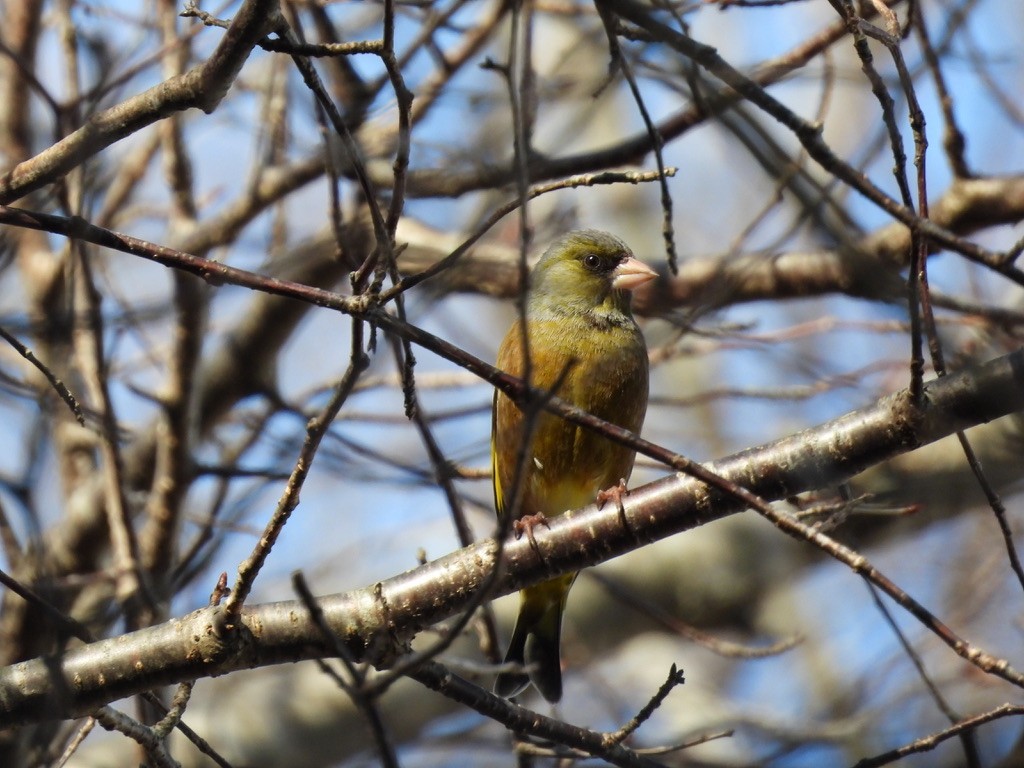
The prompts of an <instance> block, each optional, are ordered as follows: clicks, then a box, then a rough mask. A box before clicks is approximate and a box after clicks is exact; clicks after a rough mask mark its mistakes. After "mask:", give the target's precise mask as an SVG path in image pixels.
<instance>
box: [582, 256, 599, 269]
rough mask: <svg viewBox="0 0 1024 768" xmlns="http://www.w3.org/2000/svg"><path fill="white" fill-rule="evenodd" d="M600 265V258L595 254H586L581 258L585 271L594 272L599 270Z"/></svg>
mask: <svg viewBox="0 0 1024 768" xmlns="http://www.w3.org/2000/svg"><path fill="white" fill-rule="evenodd" d="M601 264H602V261H601V257H600V256H598V255H597V254H596V253H588V254H587V255H586V256H584V257H583V266H585V267H586V268H587V269H592V270H595V271H596V270H598V269H600V268H601Z"/></svg>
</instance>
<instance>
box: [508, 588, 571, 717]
mask: <svg viewBox="0 0 1024 768" xmlns="http://www.w3.org/2000/svg"><path fill="white" fill-rule="evenodd" d="M575 579H576V575H575V574H570V575H568V576H560V577H559V578H557V579H551V580H550V581H546V582H543V583H541V584H538V585H536V586H533V587H527V588H526V589H524V590H522V591H521V592H520V593H519V594H520V598H521V600H520V607H519V617H518V618H517V619H516V627H515V629H514V630H513V631H512V640H511V642H509V646H508V652H507V653H506V654H505V663H506V664H517V665H519V666H520V667H521V668H522V669H521V670H519V671H510V672H501V673H499V674H498V677H497V679H496V680H495V681H494V692H495V693H496V694H498V695H499V696H504V697H505V698H511V697H512V696H516V695H517V694H520V693H522V692H523V690H525V689H526V687H527V686H528V685H529V684H530V683H531V682H532V683H533V684H534V685H535V686H537V690H538V691H540V693H541V695H542V696H543V697H544V698H545V699H547V700H548V701H550V702H555V701H558V700H559V699H561V698H562V659H561V653H560V650H559V649H560V645H561V635H562V613H563V612H564V611H565V601H566V598H567V597H568V595H569V587H571V586H572V583H573V581H574V580H575Z"/></svg>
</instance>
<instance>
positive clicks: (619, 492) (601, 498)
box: [595, 477, 629, 512]
mask: <svg viewBox="0 0 1024 768" xmlns="http://www.w3.org/2000/svg"><path fill="white" fill-rule="evenodd" d="M627 493H629V491H627V490H626V478H624V477H623V478H620V479H619V484H618V485H613V486H612V487H611V488H608V489H606V490H603V491H598V492H597V498H596V499H595V501H596V502H597V508H598V509H603V508H604V505H605V503H606V502H609V501H614V502H615V506H617V507H618V508H619V512H624V511H625V510H624V509H623V507H622V500H623V498H625V496H626V494H627Z"/></svg>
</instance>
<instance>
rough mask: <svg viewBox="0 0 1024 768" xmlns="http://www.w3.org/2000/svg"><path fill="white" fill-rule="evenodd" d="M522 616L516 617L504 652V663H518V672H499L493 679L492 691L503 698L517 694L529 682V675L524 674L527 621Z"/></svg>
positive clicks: (509, 697)
mask: <svg viewBox="0 0 1024 768" xmlns="http://www.w3.org/2000/svg"><path fill="white" fill-rule="evenodd" d="M524 618H525V617H524V616H523V615H522V614H520V615H519V618H518V619H516V628H515V629H514V630H513V631H512V641H511V642H510V643H509V644H508V651H506V652H505V662H504V663H505V664H518V665H519V667H520V670H519V671H518V672H499V673H498V676H497V678H495V680H494V692H495V693H496V694H497V695H498V696H501V697H503V698H506V699H511V698H512V697H513V696H518V695H519V694H520V693H522V692H523V691H524V690H526V686H528V685H529V684H530V677H529V675H527V674H526V671H525V669H526V638H527V636H528V634H529V631H528V630H527V622H526V621H524Z"/></svg>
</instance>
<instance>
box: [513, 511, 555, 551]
mask: <svg viewBox="0 0 1024 768" xmlns="http://www.w3.org/2000/svg"><path fill="white" fill-rule="evenodd" d="M538 525H543V526H544V527H545V528H549V529H550V528H551V525H550V524H549V523H548V519H547V518H546V517H545V516H544V513H543V512H538V513H536V514H534V515H523V516H522V517H520V518H519V519H518V520H516V521H514V522H513V523H512V533H514V534H515V536H516V538H517V539H521V538H522V537H523V533H525V534H526V538H528V539H529V540H530V546H531V547H533V548H534V549H536V548H537V539H536V538H535V537H534V534H533V529H534V528H536V527H537V526H538Z"/></svg>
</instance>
